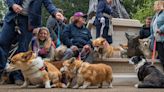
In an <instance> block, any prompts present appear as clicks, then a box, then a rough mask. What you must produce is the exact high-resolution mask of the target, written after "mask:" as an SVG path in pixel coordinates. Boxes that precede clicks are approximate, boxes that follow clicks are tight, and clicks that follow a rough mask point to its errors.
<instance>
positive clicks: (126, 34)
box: [125, 32, 129, 40]
mask: <svg viewBox="0 0 164 92" xmlns="http://www.w3.org/2000/svg"><path fill="white" fill-rule="evenodd" d="M125 37H126V38H127V39H128V40H129V34H128V33H127V32H125Z"/></svg>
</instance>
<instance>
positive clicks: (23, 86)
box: [20, 84, 28, 88]
mask: <svg viewBox="0 0 164 92" xmlns="http://www.w3.org/2000/svg"><path fill="white" fill-rule="evenodd" d="M27 86H28V85H24V84H23V85H22V86H20V88H27Z"/></svg>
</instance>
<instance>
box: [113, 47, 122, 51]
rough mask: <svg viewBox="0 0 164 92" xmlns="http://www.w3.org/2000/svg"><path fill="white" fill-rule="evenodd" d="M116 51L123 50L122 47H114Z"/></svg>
mask: <svg viewBox="0 0 164 92" xmlns="http://www.w3.org/2000/svg"><path fill="white" fill-rule="evenodd" d="M113 50H114V51H121V50H122V49H121V48H120V47H113Z"/></svg>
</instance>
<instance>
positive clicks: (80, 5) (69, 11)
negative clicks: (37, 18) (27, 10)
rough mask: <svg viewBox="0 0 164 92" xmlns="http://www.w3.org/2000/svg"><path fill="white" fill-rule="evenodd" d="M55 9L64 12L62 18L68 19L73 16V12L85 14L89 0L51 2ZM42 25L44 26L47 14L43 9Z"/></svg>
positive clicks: (55, 0) (56, 0)
mask: <svg viewBox="0 0 164 92" xmlns="http://www.w3.org/2000/svg"><path fill="white" fill-rule="evenodd" d="M52 1H53V3H54V4H55V5H56V7H57V8H61V9H63V11H64V16H66V17H67V18H68V19H69V18H70V17H71V16H72V15H73V14H74V12H77V11H82V12H84V13H87V11H88V4H89V3H88V2H89V0H52ZM43 11H44V12H43V14H42V15H43V16H44V17H43V25H45V24H46V20H47V18H48V16H49V13H48V12H47V11H46V10H45V8H43Z"/></svg>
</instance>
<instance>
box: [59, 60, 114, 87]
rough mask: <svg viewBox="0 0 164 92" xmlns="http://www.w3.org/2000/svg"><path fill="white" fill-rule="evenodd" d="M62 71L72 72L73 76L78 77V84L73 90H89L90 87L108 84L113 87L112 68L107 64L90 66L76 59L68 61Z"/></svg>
mask: <svg viewBox="0 0 164 92" xmlns="http://www.w3.org/2000/svg"><path fill="white" fill-rule="evenodd" d="M63 66H64V67H63V68H62V71H66V72H68V71H69V72H71V73H70V74H73V75H72V76H74V75H76V76H74V77H77V83H76V85H75V86H74V87H73V88H87V87H88V86H90V85H97V84H99V85H100V86H99V87H100V88H101V87H102V85H103V82H107V83H108V84H109V87H110V88H111V87H112V80H113V76H112V68H111V67H110V66H108V65H106V64H89V63H87V62H83V61H81V60H77V59H75V58H71V59H69V60H66V61H65V62H64V63H63Z"/></svg>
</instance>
